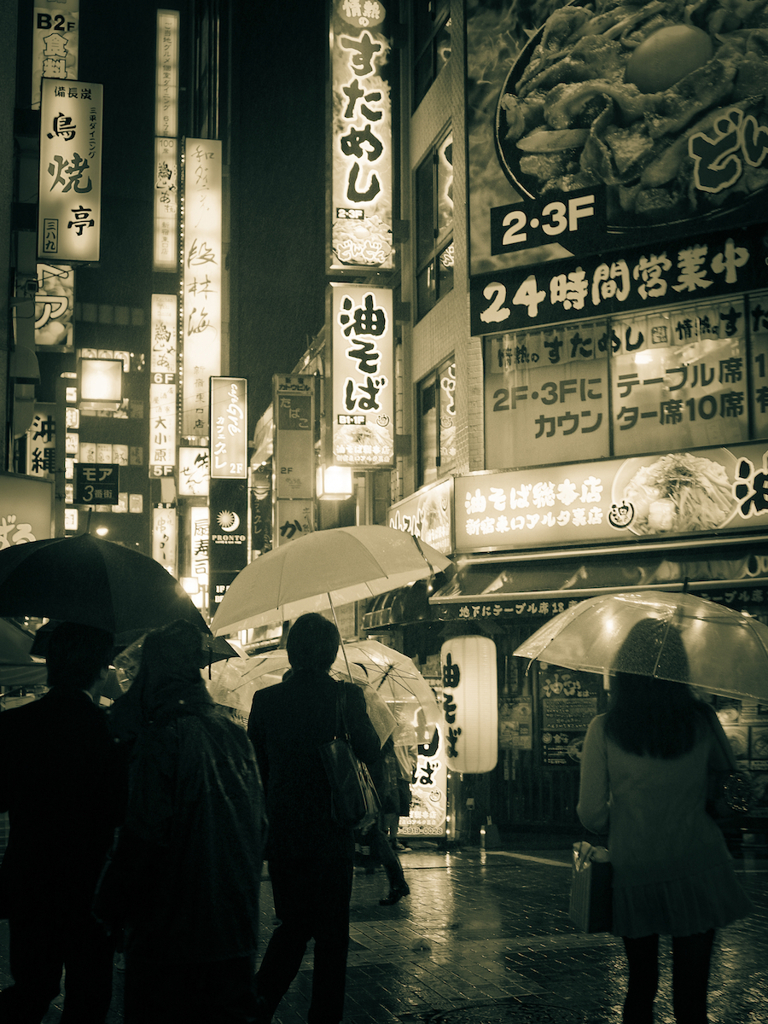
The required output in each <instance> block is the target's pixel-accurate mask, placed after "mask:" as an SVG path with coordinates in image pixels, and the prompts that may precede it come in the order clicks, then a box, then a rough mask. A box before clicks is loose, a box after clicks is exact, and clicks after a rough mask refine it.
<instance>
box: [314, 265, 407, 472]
mask: <svg viewBox="0 0 768 1024" xmlns="http://www.w3.org/2000/svg"><path fill="white" fill-rule="evenodd" d="M329 287H330V305H331V328H332V338H333V348H332V353H333V355H332V385H331V386H332V393H333V402H332V420H331V425H330V431H331V445H332V455H331V458H332V461H333V462H334V463H335V464H337V465H339V466H355V467H357V468H358V469H379V468H382V467H385V466H392V465H393V464H394V457H395V381H394V338H393V326H394V325H393V321H392V289H391V288H378V287H369V286H367V285H346V284H332V285H330V286H329Z"/></svg>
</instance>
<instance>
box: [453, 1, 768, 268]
mask: <svg viewBox="0 0 768 1024" xmlns="http://www.w3.org/2000/svg"><path fill="white" fill-rule="evenodd" d="M562 7H563V5H559V4H545V5H543V6H542V5H538V4H533V5H530V4H524V3H518V2H515V0H510V2H508V3H502V4H499V3H498V2H497V0H477V2H475V3H473V4H472V7H471V10H468V11H467V17H466V54H467V137H468V138H469V139H470V140H471V144H470V146H469V147H468V151H467V155H468V166H467V179H468V182H469V188H468V200H469V224H470V274H471V275H473V276H474V275H475V274H480V273H484V272H486V271H489V270H491V269H494V268H495V269H497V270H502V269H504V268H510V267H512V266H517V267H520V266H525V265H529V266H530V265H532V264H538V263H542V262H544V261H546V260H552V259H557V258H561V257H564V256H568V255H577V256H587V255H589V254H592V253H596V252H606V251H610V250H624V249H625V248H627V247H631V246H632V245H634V244H636V241H637V240H639V239H642V240H644V241H653V242H654V243H663V242H664V241H666V240H668V239H670V238H680V237H687V236H689V235H691V234H694V233H696V232H697V231H701V230H702V229H705V228H709V229H712V230H717V229H722V228H724V227H729V226H739V225H744V224H749V223H754V222H758V221H762V220H763V219H764V209H765V196H766V188H767V187H768V167H767V166H766V156H767V155H768V131H767V130H766V126H765V119H764V114H763V90H762V88H753V86H752V85H747V84H746V83H747V82H748V81H749V82H753V81H754V80H755V79H761V77H762V76H763V75H764V74H765V61H766V58H765V55H764V54H763V51H762V50H761V49H760V47H759V43H758V42H757V40H758V39H760V38H762V36H763V34H764V33H765V31H766V28H767V27H768V17H767V16H766V13H765V11H763V10H762V9H761V11H760V13H759V14H757V15H755V14H753V12H752V8H751V7H750V8H746V7H744V8H739V9H738V10H736V9H734V8H733V6H732V5H730V4H729V3H727V2H726V0H712V2H711V3H708V4H706V5H703V6H698V7H697V8H696V9H695V10H691V9H689V8H688V7H684V6H680V5H675V4H673V3H671V2H667V0H660V2H659V3H655V4H637V5H634V6H633V8H632V11H633V13H632V21H631V24H630V23H629V22H626V21H624V22H622V21H621V19H622V18H623V17H625V15H626V9H625V8H624V7H622V6H616V7H612V8H611V9H610V10H607V11H604V10H603V9H602V8H600V11H599V12H598V13H596V12H595V11H594V10H593V7H592V5H590V4H588V3H585V2H582V0H577V2H576V3H571V4H568V5H567V14H566V15H564V14H563V11H562V10H561V8H562ZM752 76H755V79H753V78H752Z"/></svg>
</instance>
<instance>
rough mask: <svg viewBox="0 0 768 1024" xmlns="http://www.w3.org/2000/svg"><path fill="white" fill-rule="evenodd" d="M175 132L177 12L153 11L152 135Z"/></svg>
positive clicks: (176, 132)
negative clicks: (155, 21)
mask: <svg viewBox="0 0 768 1024" xmlns="http://www.w3.org/2000/svg"><path fill="white" fill-rule="evenodd" d="M178 134H179V12H178V11H164V10H159V11H158V12H157V57H156V60H155V135H157V136H161V137H163V138H169V139H175V138H176V136H177V135H178Z"/></svg>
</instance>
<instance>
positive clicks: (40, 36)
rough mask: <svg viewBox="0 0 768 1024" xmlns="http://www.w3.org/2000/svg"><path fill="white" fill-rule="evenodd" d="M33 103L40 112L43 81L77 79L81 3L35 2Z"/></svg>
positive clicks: (73, 0)
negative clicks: (47, 79) (41, 83)
mask: <svg viewBox="0 0 768 1024" xmlns="http://www.w3.org/2000/svg"><path fill="white" fill-rule="evenodd" d="M33 25H34V30H33V33H32V102H31V107H32V109H33V110H39V109H40V80H41V79H42V78H66V79H71V80H74V79H76V78H77V60H78V48H79V34H80V33H79V26H80V0H35V7H34V22H33Z"/></svg>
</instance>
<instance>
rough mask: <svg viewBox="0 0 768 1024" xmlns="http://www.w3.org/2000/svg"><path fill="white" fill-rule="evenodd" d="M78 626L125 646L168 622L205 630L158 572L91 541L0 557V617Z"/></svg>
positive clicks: (55, 542) (62, 541) (12, 550)
mask: <svg viewBox="0 0 768 1024" xmlns="http://www.w3.org/2000/svg"><path fill="white" fill-rule="evenodd" d="M21 615H26V616H30V617H37V618H48V619H57V620H59V621H62V622H63V621H68V622H79V623H82V624H83V625H87V626H97V627H98V628H100V629H104V630H107V631H108V632H110V633H114V634H115V636H116V638H118V643H120V640H121V639H123V642H130V640H128V637H136V636H138V635H140V634H141V633H146V632H147V631H148V630H150V629H156V628H157V627H158V626H165V625H167V624H168V623H169V622H173V621H174V619H185V620H186V621H187V622H192V623H194V625H196V626H197V627H198V628H199V629H200V630H201V631H202V632H203V633H209V632H210V630H209V629H208V626H207V625H206V623H205V620H204V619H203V617H202V615H201V614H200V612H199V611H198V610H197V608H196V607H195V606H194V604H193V603H192V601H191V599H190V597H189V595H188V594H187V593H186V592H185V591H184V589H183V588H182V587H181V585H180V584H179V583H178V582H177V580H176V579H174V577H173V576H171V574H170V573H169V572H168V571H167V569H164V568H163V566H162V565H161V564H160V563H159V562H157V561H155V559H154V558H149V557H147V555H142V554H141V553H140V552H139V551H136V550H134V549H133V548H127V547H124V546H123V545H122V544H114V543H113V542H112V541H108V540H100V539H98V538H96V537H91V536H90V534H81V535H79V536H77V537H53V538H50V539H48V540H36V541H32V542H31V543H29V544H17V545H15V546H13V547H9V548H4V549H3V550H2V551H0V616H5V617H10V616H21Z"/></svg>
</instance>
